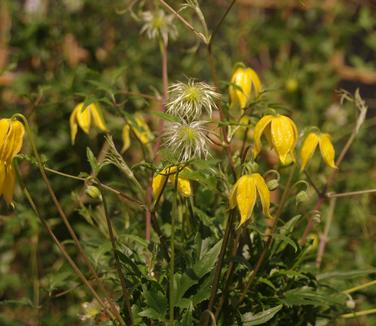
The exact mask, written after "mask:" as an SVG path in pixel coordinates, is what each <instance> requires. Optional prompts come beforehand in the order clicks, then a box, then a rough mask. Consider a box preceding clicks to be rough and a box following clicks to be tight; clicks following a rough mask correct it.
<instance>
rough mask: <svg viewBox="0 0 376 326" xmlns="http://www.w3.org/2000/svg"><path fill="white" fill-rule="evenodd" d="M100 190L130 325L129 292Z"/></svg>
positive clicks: (104, 200)
mask: <svg viewBox="0 0 376 326" xmlns="http://www.w3.org/2000/svg"><path fill="white" fill-rule="evenodd" d="M100 192H101V195H102V203H103V209H104V215H105V218H106V221H107V228H108V234H109V236H110V240H111V246H112V252H113V254H114V258H115V266H116V271H117V273H118V276H119V279H120V284H121V289H122V292H123V300H124V306H125V309H126V310H127V312H128V322H129V324H130V325H132V324H133V317H132V307H131V301H130V294H129V291H128V288H127V284H126V281H125V277H124V274H123V272H122V270H121V265H120V259H119V255H118V253H117V249H116V240H115V237H114V231H113V229H112V223H111V219H110V217H109V215H108V214H109V211H108V206H107V200H106V197H105V195H104V191H103V189H102V188H101V189H100Z"/></svg>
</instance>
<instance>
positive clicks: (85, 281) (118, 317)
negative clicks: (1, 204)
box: [16, 168, 124, 324]
mask: <svg viewBox="0 0 376 326" xmlns="http://www.w3.org/2000/svg"><path fill="white" fill-rule="evenodd" d="M16 172H17V174H18V180H19V182H20V185H21V188H22V191H23V193H24V195H25V197H26V199H27V200H28V202H29V204H30V206H31V208H32V209H33V211H34V213H35V214H36V215H37V216H38V218H39V219H40V221H41V222H42V224H43V226H44V227H45V228H46V230H47V232H48V234H49V235H50V237H51V238H52V240H53V241H54V242H55V244H56V245H57V247H58V248H59V250H60V252H61V253H62V254H63V256H64V258H65V259H66V260H67V261H68V263H69V265H70V266H71V267H72V269H73V271H74V272H75V273H76V274H77V276H78V277H79V278H80V279H81V281H82V282H83V283H84V284H85V285H86V287H87V288H88V289H89V291H90V292H91V294H92V295H93V296H94V298H95V299H96V300H97V301H98V303H99V304H100V305H101V306H102V308H103V309H104V310H105V311H106V312H107V313H108V315H109V316H110V317H111V319H114V315H113V314H112V312H111V311H110V310H109V308H108V306H106V304H105V303H104V302H103V300H102V299H101V298H100V297H99V295H98V293H97V292H96V291H95V290H94V288H93V287H92V286H91V284H90V283H89V281H88V280H87V278H86V277H85V276H84V274H83V273H82V272H81V270H80V269H79V267H78V266H77V265H76V264H75V262H74V261H73V259H72V258H71V257H70V255H69V254H68V252H67V251H66V249H65V247H64V245H63V244H62V243H61V242H60V241H59V239H58V238H57V237H56V236H55V234H54V232H53V231H52V229H51V228H50V226H49V225H48V223H47V221H46V220H45V218H44V217H43V216H42V215H41V213H40V211H39V209H38V207H37V205H36V204H35V202H34V200H33V198H32V197H31V195H30V192H29V191H28V189H27V187H26V185H25V184H24V183H23V180H22V178H21V177H20V173H19V171H18V168H16ZM117 319H118V321H119V322H120V323H122V324H124V322H122V318H121V316H120V315H119V314H118V316H117Z"/></svg>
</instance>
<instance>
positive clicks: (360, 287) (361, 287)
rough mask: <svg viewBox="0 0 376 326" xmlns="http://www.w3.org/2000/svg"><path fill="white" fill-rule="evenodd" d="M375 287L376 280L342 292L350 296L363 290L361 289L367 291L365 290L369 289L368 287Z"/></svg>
mask: <svg viewBox="0 0 376 326" xmlns="http://www.w3.org/2000/svg"><path fill="white" fill-rule="evenodd" d="M373 285H376V280H373V281H370V282H367V283H365V284H361V285H357V286H354V287H352V288H350V289H347V290H344V291H342V292H343V293H346V294H350V293H352V292H355V291H358V290H361V289H365V288H368V287H370V286H373Z"/></svg>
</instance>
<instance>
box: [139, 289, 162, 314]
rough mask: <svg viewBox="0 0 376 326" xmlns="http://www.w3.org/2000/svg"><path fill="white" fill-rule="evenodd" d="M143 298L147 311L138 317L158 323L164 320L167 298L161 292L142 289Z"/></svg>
mask: <svg viewBox="0 0 376 326" xmlns="http://www.w3.org/2000/svg"><path fill="white" fill-rule="evenodd" d="M143 297H144V299H145V302H146V305H147V307H148V308H147V309H145V310H143V311H142V312H140V313H139V315H140V316H143V317H149V318H151V319H157V320H159V321H165V320H166V317H165V316H166V311H167V297H166V295H164V294H163V293H162V292H161V291H159V290H157V289H155V288H151V289H149V290H146V289H145V288H144V291H143Z"/></svg>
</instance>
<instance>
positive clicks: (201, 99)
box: [167, 80, 220, 121]
mask: <svg viewBox="0 0 376 326" xmlns="http://www.w3.org/2000/svg"><path fill="white" fill-rule="evenodd" d="M219 97H220V95H219V94H218V93H217V92H216V91H215V88H214V87H213V86H210V85H208V84H206V83H203V82H195V81H194V80H189V81H188V83H186V84H185V83H182V82H178V83H176V84H173V85H172V86H170V88H169V98H170V100H169V102H168V103H167V113H169V114H172V115H174V116H178V117H180V118H181V119H184V120H185V121H192V120H195V119H198V118H200V116H201V115H202V113H203V112H206V113H208V114H209V116H211V114H212V111H213V109H216V108H217V106H216V104H215V101H216V100H217V99H218V98H219Z"/></svg>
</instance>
